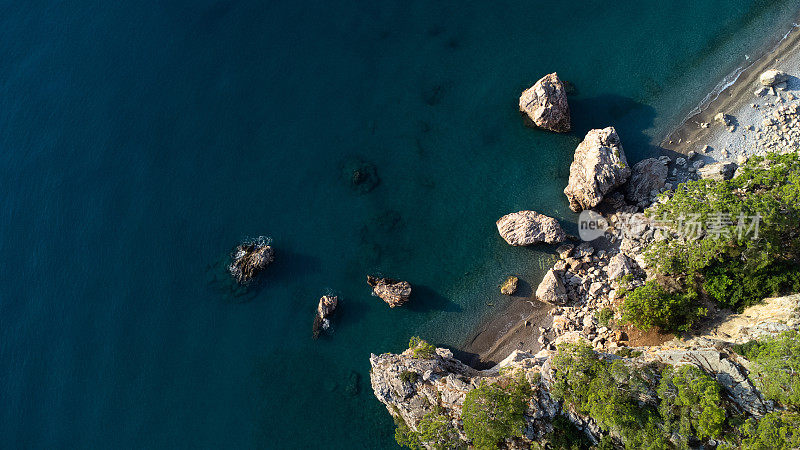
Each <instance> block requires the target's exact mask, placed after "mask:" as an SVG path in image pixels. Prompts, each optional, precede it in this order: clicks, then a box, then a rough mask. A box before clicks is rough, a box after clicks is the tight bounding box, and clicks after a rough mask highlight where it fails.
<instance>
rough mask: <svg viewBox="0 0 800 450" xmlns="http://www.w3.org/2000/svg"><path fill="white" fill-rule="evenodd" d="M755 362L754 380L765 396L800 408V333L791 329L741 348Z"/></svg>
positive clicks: (751, 376)
mask: <svg viewBox="0 0 800 450" xmlns="http://www.w3.org/2000/svg"><path fill="white" fill-rule="evenodd" d="M738 350H739V351H740V352H741V353H742V354H743V355H744V356H745V357H746V358H747V359H749V360H750V361H751V362H752V363H753V364H752V366H751V367H750V379H752V380H753V383H755V385H756V387H758V389H759V390H760V391H761V393H762V394H763V395H764V397H765V398H767V399H769V400H773V401H775V402H777V403H778V404H780V405H782V406H784V407H785V408H789V409H791V410H793V411H800V336H799V335H798V332H797V331H790V332H785V333H783V334H781V335H780V336H778V337H775V338H768V339H764V340H761V341H758V342H750V343H748V344H746V345H744V346H741V347H739V349H738Z"/></svg>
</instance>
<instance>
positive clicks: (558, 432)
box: [544, 416, 592, 450]
mask: <svg viewBox="0 0 800 450" xmlns="http://www.w3.org/2000/svg"><path fill="white" fill-rule="evenodd" d="M544 440H545V441H547V442H548V443H549V444H550V448H552V449H554V450H580V449H587V448H590V447H591V446H592V441H590V440H589V438H588V437H587V436H586V433H584V432H583V431H581V430H580V429H578V427H576V426H575V424H573V423H572V422H570V420H569V419H567V418H566V417H564V416H556V417H555V419H553V431H552V432H550V433H548V434H547V435H545V437H544Z"/></svg>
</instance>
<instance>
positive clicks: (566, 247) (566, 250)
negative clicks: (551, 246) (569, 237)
mask: <svg viewBox="0 0 800 450" xmlns="http://www.w3.org/2000/svg"><path fill="white" fill-rule="evenodd" d="M573 248H575V246H574V245H572V244H562V245H559V246H558V248H557V249H556V253H558V256H559V257H560V258H561V259H567V258H569V255H570V253H572V249H573Z"/></svg>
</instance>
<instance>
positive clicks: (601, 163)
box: [564, 127, 631, 212]
mask: <svg viewBox="0 0 800 450" xmlns="http://www.w3.org/2000/svg"><path fill="white" fill-rule="evenodd" d="M630 176H631V168H630V167H629V166H628V161H627V160H626V159H625V152H624V151H623V150H622V146H621V145H620V141H619V136H617V132H616V130H614V127H607V128H603V129H601V130H591V131H589V133H587V134H586V138H585V139H584V140H583V142H581V143H580V145H578V148H576V149H575V157H574V159H573V161H572V164H571V165H570V167H569V183H568V184H567V187H566V188H565V189H564V194H565V195H566V196H567V198H568V199H569V207H570V209H572V210H573V211H575V212H578V211H581V210H583V209H589V208H594V207H595V206H597V205H598V204H599V203H600V202H601V201H602V200H603V196H604V195H606V194H607V193H608V192H610V191H611V190H613V189H615V188H617V187H619V186H621V185H622V184H624V183H625V182H626V181H628V177H630Z"/></svg>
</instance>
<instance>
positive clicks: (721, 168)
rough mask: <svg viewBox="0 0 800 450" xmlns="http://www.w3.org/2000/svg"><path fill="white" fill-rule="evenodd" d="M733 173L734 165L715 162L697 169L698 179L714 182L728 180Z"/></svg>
mask: <svg viewBox="0 0 800 450" xmlns="http://www.w3.org/2000/svg"><path fill="white" fill-rule="evenodd" d="M735 171H736V163H732V162H716V163H713V164H709V165H707V166H704V167H701V168H699V169H697V173H699V174H700V178H704V179H709V180H714V181H724V180H730V179H731V178H732V177H733V174H734V172H735Z"/></svg>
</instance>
